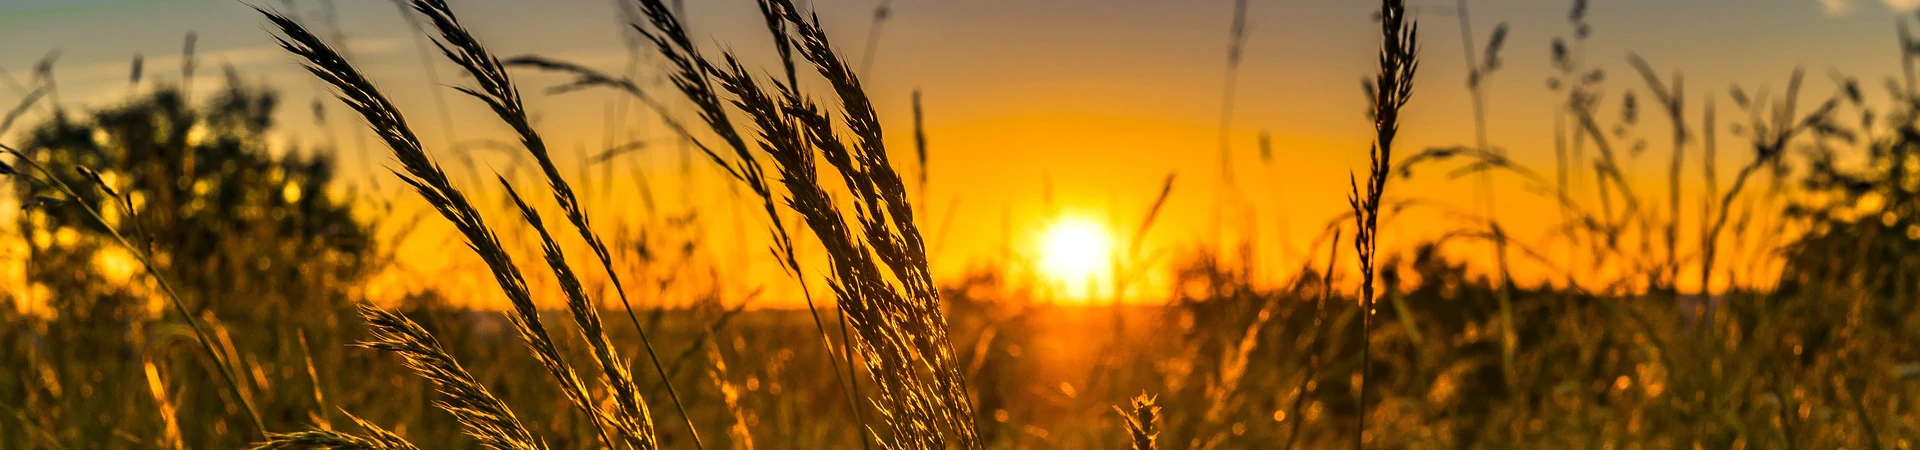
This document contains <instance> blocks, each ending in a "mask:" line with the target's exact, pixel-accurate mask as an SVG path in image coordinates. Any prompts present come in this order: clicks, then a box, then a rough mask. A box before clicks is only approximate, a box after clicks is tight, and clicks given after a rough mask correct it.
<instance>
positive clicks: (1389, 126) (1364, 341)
mask: <svg viewBox="0 0 1920 450" xmlns="http://www.w3.org/2000/svg"><path fill="white" fill-rule="evenodd" d="M1378 19H1379V22H1380V35H1381V43H1380V69H1379V72H1377V73H1376V74H1375V75H1374V78H1373V80H1372V81H1370V82H1368V83H1367V84H1366V87H1367V93H1368V95H1369V97H1371V98H1370V99H1369V100H1371V101H1372V103H1373V105H1372V106H1373V108H1372V110H1371V116H1372V117H1373V129H1374V142H1373V146H1372V149H1371V150H1372V151H1371V152H1369V153H1368V158H1369V160H1370V164H1369V166H1368V171H1367V185H1366V189H1365V190H1364V191H1362V190H1361V188H1360V184H1359V183H1358V182H1357V181H1354V179H1353V177H1352V176H1351V175H1349V177H1348V182H1349V185H1350V187H1351V188H1352V190H1351V192H1350V193H1349V194H1348V196H1347V204H1348V206H1349V207H1351V208H1352V210H1353V220H1354V229H1355V232H1354V240H1353V247H1354V253H1356V254H1357V255H1358V256H1359V258H1358V259H1359V260H1360V276H1361V283H1360V286H1361V296H1360V308H1361V309H1360V316H1361V321H1360V324H1361V325H1360V337H1361V339H1360V340H1361V346H1360V403H1359V407H1360V414H1359V427H1358V429H1356V430H1355V432H1354V445H1355V447H1356V448H1366V432H1367V412H1366V411H1367V391H1368V390H1369V389H1370V388H1372V386H1371V384H1372V383H1371V381H1372V380H1371V379H1370V378H1371V375H1372V367H1373V366H1372V364H1371V363H1370V362H1371V361H1370V358H1371V356H1372V355H1371V354H1370V353H1371V349H1372V347H1373V345H1372V344H1371V342H1370V338H1371V337H1372V329H1373V309H1374V308H1373V302H1374V292H1373V279H1374V264H1375V256H1376V254H1375V252H1376V251H1377V250H1378V248H1379V226H1380V197H1381V195H1383V194H1385V193H1386V190H1387V180H1388V179H1389V178H1391V175H1392V173H1393V168H1392V161H1393V138H1394V135H1395V134H1397V133H1398V132H1399V131H1400V108H1401V107H1402V106H1406V104H1407V100H1408V99H1409V98H1411V97H1412V96H1413V74H1414V72H1415V70H1416V69H1417V68H1418V67H1419V59H1418V58H1417V56H1416V54H1417V53H1418V49H1419V45H1418V41H1417V39H1416V31H1417V29H1418V26H1417V24H1416V23H1415V21H1414V20H1413V19H1412V18H1409V17H1407V5H1406V1H1405V0H1381V2H1380V12H1379V16H1378Z"/></svg>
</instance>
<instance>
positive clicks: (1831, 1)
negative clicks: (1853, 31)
mask: <svg viewBox="0 0 1920 450" xmlns="http://www.w3.org/2000/svg"><path fill="white" fill-rule="evenodd" d="M1814 1H1817V2H1820V11H1821V12H1825V13H1827V15H1829V16H1843V15H1846V14H1847V12H1848V11H1850V10H1852V9H1853V8H1852V7H1851V6H1852V5H1848V4H1847V0H1814Z"/></svg>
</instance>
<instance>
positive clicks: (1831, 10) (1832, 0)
mask: <svg viewBox="0 0 1920 450" xmlns="http://www.w3.org/2000/svg"><path fill="white" fill-rule="evenodd" d="M1814 1H1816V2H1820V11H1821V12H1825V13H1827V15H1829V16H1844V15H1846V14H1847V11H1848V10H1850V9H1852V8H1851V5H1848V4H1847V0H1814ZM1887 1H1913V0H1887Z"/></svg>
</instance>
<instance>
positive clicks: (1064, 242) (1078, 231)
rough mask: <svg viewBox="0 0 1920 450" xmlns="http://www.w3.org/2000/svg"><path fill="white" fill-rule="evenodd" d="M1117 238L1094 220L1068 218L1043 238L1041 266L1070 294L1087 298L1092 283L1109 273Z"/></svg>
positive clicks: (1048, 230)
mask: <svg viewBox="0 0 1920 450" xmlns="http://www.w3.org/2000/svg"><path fill="white" fill-rule="evenodd" d="M1112 242H1113V239H1112V238H1111V236H1110V235H1109V234H1108V233H1107V230H1106V229H1104V228H1101V227H1100V226H1099V225H1097V224H1094V223H1092V222H1087V221H1084V220H1078V219H1065V220H1061V221H1060V222H1058V223H1055V224H1053V226H1052V227H1051V228H1048V229H1047V232H1046V235H1045V236H1044V237H1043V238H1042V241H1041V245H1042V248H1041V253H1040V258H1041V259H1040V268H1041V270H1042V271H1043V272H1045V273H1046V275H1047V276H1048V277H1051V278H1053V280H1054V281H1055V282H1058V283H1060V284H1061V287H1062V288H1064V289H1065V293H1066V294H1067V295H1068V296H1070V297H1084V296H1086V295H1087V294H1088V293H1089V290H1090V287H1089V285H1090V284H1091V283H1095V282H1097V281H1099V278H1102V277H1103V276H1104V275H1105V274H1106V269H1107V266H1108V263H1109V262H1110V261H1109V257H1110V251H1111V248H1112Z"/></svg>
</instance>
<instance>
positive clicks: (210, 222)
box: [15, 72, 374, 320]
mask: <svg viewBox="0 0 1920 450" xmlns="http://www.w3.org/2000/svg"><path fill="white" fill-rule="evenodd" d="M278 104H279V97H278V96H277V95H276V94H275V93H274V92H273V91H272V90H269V89H266V88H263V87H254V86H249V85H246V84H245V83H242V82H240V81H239V79H238V77H237V76H235V75H234V74H232V73H231V72H230V73H229V75H228V77H227V83H226V84H225V86H224V88H223V89H221V90H220V91H219V92H218V93H216V94H215V95H212V96H210V97H208V98H207V99H206V100H205V101H204V102H203V103H201V104H200V105H198V106H195V105H194V104H193V103H192V99H191V98H190V95H189V94H188V93H187V92H185V91H182V90H181V89H180V88H178V87H161V88H157V89H154V90H152V91H150V92H148V93H145V94H142V95H138V96H135V97H134V98H132V99H131V100H129V101H127V102H126V103H123V104H120V105H117V106H112V107H106V108H102V109H99V110H95V111H90V112H87V113H83V114H78V115H75V114H68V113H65V112H56V113H55V114H53V115H52V117H50V118H48V119H46V120H45V121H44V122H42V123H40V124H38V125H37V126H35V127H34V128H32V129H31V130H29V131H28V132H27V133H26V136H27V137H26V138H25V139H24V140H23V145H21V146H20V149H21V150H22V151H23V152H24V153H26V154H27V155H28V156H29V157H31V158H33V159H34V160H35V161H37V162H39V163H40V164H41V165H42V166H45V167H47V168H49V169H50V170H51V171H52V172H53V173H52V175H53V176H57V177H60V178H61V179H62V180H63V181H65V182H66V183H67V184H68V185H70V186H75V187H78V188H79V189H78V190H79V191H80V196H81V198H77V199H69V198H64V196H62V195H61V194H59V193H58V192H57V191H55V190H54V189H52V188H50V187H48V186H47V185H44V184H33V185H28V186H26V187H25V188H24V189H16V190H15V192H16V195H18V196H19V197H20V201H21V202H22V204H23V205H32V204H38V205H39V206H38V207H35V208H31V210H30V211H28V212H27V213H26V214H21V215H19V217H20V220H21V222H22V223H21V229H22V230H26V232H27V235H28V236H29V237H30V238H29V240H30V241H32V242H31V251H32V252H33V254H32V255H31V257H30V262H29V266H28V269H27V274H28V277H29V279H31V280H32V281H33V282H34V283H37V284H39V285H41V286H44V287H45V288H46V290H47V291H48V293H50V294H51V297H50V300H49V301H48V302H47V304H48V306H50V307H52V308H54V311H56V312H57V314H62V315H72V316H73V317H76V318H78V317H88V316H100V317H98V319H104V320H120V319H124V318H125V317H126V316H123V314H126V313H128V312H130V310H131V309H133V308H138V307H140V305H141V304H140V303H137V302H135V301H134V299H138V298H142V294H141V292H142V291H143V290H147V288H144V287H143V286H144V285H145V284H146V281H144V280H145V277H142V276H138V274H139V271H138V270H137V266H132V267H134V268H135V269H133V270H132V272H133V273H134V274H135V275H134V276H130V277H124V278H130V279H131V281H126V280H119V281H121V282H118V283H116V282H115V281H116V280H112V279H108V278H110V277H105V276H103V275H102V273H112V272H113V270H111V269H112V266H113V265H115V263H116V258H115V257H114V254H115V253H117V250H115V249H113V246H112V245H110V244H109V243H110V242H111V241H110V240H109V239H107V238H105V236H103V234H104V233H105V231H106V230H105V229H104V228H102V227H103V226H113V227H116V228H117V230H118V231H119V232H121V233H122V234H124V235H126V236H128V237H129V239H131V240H132V241H133V242H134V243H135V245H136V246H144V247H146V248H147V249H149V250H150V251H151V253H152V254H153V256H154V261H155V263H156V264H157V265H158V266H159V270H160V271H161V273H162V275H163V276H166V277H168V279H169V281H172V282H173V283H175V285H176V286H177V287H179V288H180V289H181V290H182V291H183V292H182V293H183V294H184V295H185V296H186V297H187V301H188V302H189V303H190V304H191V305H192V306H193V307H195V308H199V309H201V310H204V309H206V308H210V307H217V308H219V311H220V312H221V315H222V316H225V317H228V318H229V319H234V318H236V317H234V316H235V315H244V316H254V315H258V316H259V317H274V316H277V315H279V314H285V313H298V312H302V311H312V310H306V309H303V308H308V307H320V308H322V310H330V308H332V307H337V306H339V305H340V304H342V303H344V301H343V300H341V299H343V298H344V297H345V295H346V293H347V292H348V289H350V287H351V286H352V285H353V284H354V283H355V282H356V281H358V280H360V279H362V278H363V277H364V275H366V274H367V273H368V272H369V270H370V266H371V265H372V264H371V263H370V262H369V261H370V260H371V258H370V257H369V255H371V252H372V246H373V245H374V242H373V239H372V233H371V231H370V229H369V226H368V225H367V223H366V221H364V220H360V219H357V218H355V217H354V214H353V206H352V204H351V203H350V202H349V200H348V199H347V198H346V197H347V195H344V194H342V193H340V192H337V191H336V192H330V191H329V188H332V187H335V186H334V184H333V179H334V175H335V166H334V164H333V160H332V159H331V158H330V157H328V156H326V155H324V154H321V153H319V152H316V154H314V155H311V156H302V155H300V154H299V153H300V152H298V151H296V150H287V151H285V152H284V154H275V152H274V151H273V150H272V149H271V148H270V145H269V143H268V131H269V130H270V129H272V128H273V126H274V120H273V118H274V117H273V111H274V108H275V107H276V106H277V105H278ZM35 199H42V200H40V201H36V200H35ZM48 199H51V200H57V201H60V202H68V201H77V202H82V203H84V204H86V205H88V206H92V207H94V208H95V209H97V210H99V211H101V212H102V214H103V215H104V216H105V217H106V219H107V222H108V224H106V225H103V224H101V223H99V222H98V221H96V220H94V219H92V218H91V217H89V216H88V215H87V214H86V213H85V212H84V210H82V209H81V208H79V207H78V205H65V204H46V203H47V201H46V200H48ZM129 209H131V210H129ZM122 254H123V253H122ZM118 261H120V262H122V263H126V261H125V258H124V257H123V258H119V259H118ZM223 304H233V305H234V307H231V308H227V307H220V306H219V305H223Z"/></svg>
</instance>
